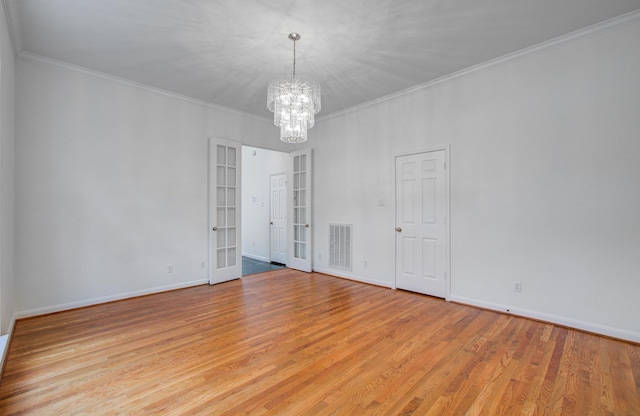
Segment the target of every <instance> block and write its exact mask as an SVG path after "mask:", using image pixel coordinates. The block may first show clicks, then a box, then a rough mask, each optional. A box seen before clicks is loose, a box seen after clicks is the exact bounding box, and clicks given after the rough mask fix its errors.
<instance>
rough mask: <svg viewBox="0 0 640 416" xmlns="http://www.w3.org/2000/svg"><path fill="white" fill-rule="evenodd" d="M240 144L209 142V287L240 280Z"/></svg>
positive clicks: (223, 141) (214, 140)
mask: <svg viewBox="0 0 640 416" xmlns="http://www.w3.org/2000/svg"><path fill="white" fill-rule="evenodd" d="M240 146H241V145H240V144H238V143H234V142H230V141H227V140H222V139H213V138H212V139H209V283H210V284H215V283H221V282H226V281H228V280H233V279H238V278H240V277H241V276H242V249H241V247H242V244H241V240H240V239H241V236H242V233H241V229H240V208H241V207H240V199H241V198H240V195H241V194H240V168H241V166H240V165H241V163H240V161H241V159H242V158H241V155H242V152H241V151H240Z"/></svg>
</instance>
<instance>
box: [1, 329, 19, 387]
mask: <svg viewBox="0 0 640 416" xmlns="http://www.w3.org/2000/svg"><path fill="white" fill-rule="evenodd" d="M15 326H16V317H15V316H14V317H13V318H11V322H9V328H8V329H7V333H6V334H5V335H3V336H2V337H0V338H2V340H0V379H2V373H3V372H4V364H5V362H6V361H7V355H9V345H11V339H12V338H13V330H14V328H15Z"/></svg>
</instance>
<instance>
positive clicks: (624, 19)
mask: <svg viewBox="0 0 640 416" xmlns="http://www.w3.org/2000/svg"><path fill="white" fill-rule="evenodd" d="M636 20H640V10H635V11H633V12H629V13H626V14H623V15H621V16H618V17H614V18H612V19H609V20H605V21H604V22H600V23H596V24H594V25H591V26H587V27H585V28H582V29H578V30H576V31H573V32H569V33H567V34H564V35H561V36H558V37H556V38H553V39H550V40H547V41H544V42H541V43H538V44H536V45H533V46H528V47H526V48H524V49H520V50H517V51H515V52H511V53H508V54H506V55H502V56H500V57H497V58H494V59H490V60H488V61H485V62H482V63H480V64H477V65H473V66H470V67H468V68H464V69H461V70H459V71H456V72H452V73H450V74H447V75H443V76H441V77H439V78H436V79H433V80H431V81H427V82H424V83H422V84H418V85H414V86H412V87H409V88H406V89H404V90H401V91H396V92H393V93H391V94H388V95H385V96H382V97H378V98H374V99H373V100H370V101H367V102H364V103H361V104H357V105H354V106H351V107H348V108H345V109H344V110H339V111H335V112H333V113H329V114H326V115H321V116H318V117H316V122H320V121H324V120H327V119H330V118H333V117H338V116H342V115H344V114H347V113H351V112H353V111H357V110H360V109H363V108H367V107H370V106H373V105H376V104H379V103H381V102H385V101H389V100H392V99H394V98H398V97H402V96H404V95H410V94H412V93H414V92H417V91H421V90H425V89H428V88H431V87H434V86H436V85H438V84H442V83H445V82H448V81H451V80H454V79H457V78H462V77H464V76H467V75H470V74H473V73H475V72H478V71H481V70H483V69H486V68H490V67H493V66H495V65H499V64H501V63H504V62H509V61H513V60H516V59H520V58H523V57H527V56H529V55H533V54H535V53H539V52H543V51H546V50H548V49H553V48H559V47H562V46H564V45H566V44H568V43H571V42H577V41H581V40H583V39H585V38H589V37H592V36H597V35H600V34H604V33H607V32H609V31H612V30H617V29H621V28H623V27H625V26H628V25H630V24H633V23H635V22H636Z"/></svg>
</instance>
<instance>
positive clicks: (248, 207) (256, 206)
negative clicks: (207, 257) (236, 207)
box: [242, 146, 289, 261]
mask: <svg viewBox="0 0 640 416" xmlns="http://www.w3.org/2000/svg"><path fill="white" fill-rule="evenodd" d="M254 152H255V154H254ZM288 168H289V154H288V153H284V152H276V151H273V150H266V149H260V148H256V147H251V146H243V147H242V255H243V256H249V257H251V258H254V259H257V260H263V261H269V260H270V253H269V247H270V246H269V235H270V226H269V220H270V218H269V203H270V199H269V189H270V188H269V175H271V174H273V173H283V172H286V171H287V170H288Z"/></svg>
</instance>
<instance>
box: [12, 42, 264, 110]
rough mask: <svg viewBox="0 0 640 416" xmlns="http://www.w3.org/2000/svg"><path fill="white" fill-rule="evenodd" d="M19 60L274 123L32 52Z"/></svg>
mask: <svg viewBox="0 0 640 416" xmlns="http://www.w3.org/2000/svg"><path fill="white" fill-rule="evenodd" d="M18 58H19V59H22V60H24V61H27V62H32V63H35V64H40V65H50V66H55V67H58V68H61V69H65V70H67V71H72V72H79V73H82V74H85V75H90V76H94V77H97V78H102V79H105V80H108V81H113V82H117V83H118V84H122V85H127V86H130V87H135V88H139V89H142V90H145V91H149V92H152V93H156V94H160V95H164V96H167V97H171V98H175V99H178V100H181V101H186V102H189V103H192V104H198V105H202V106H204V107H209V108H212V109H216V110H220V111H226V112H228V113H232V114H238V115H241V116H244V117H249V118H253V119H257V120H260V121H267V122H269V123H271V122H272V120H271V119H270V118H268V117H261V116H258V115H256V114H252V113H246V112H244V111H240V110H236V109H234V108H230V107H225V106H222V105H219V104H214V103H212V102H208V101H203V100H199V99H197V98H192V97H188V96H186V95H182V94H178V93H176V92H172V91H169V90H164V89H162V88H158V87H153V86H151V85H147V84H143V83H141V82H136V81H131V80H128V79H125V78H120V77H118V76H115V75H110V74H106V73H104V72H100V71H96V70H93V69H89V68H85V67H83V66H78V65H73V64H69V63H67V62H63V61H58V60H56V59H51V58H47V57H44V56H41V55H37V54H34V53H30V52H20V53H19V54H18Z"/></svg>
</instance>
